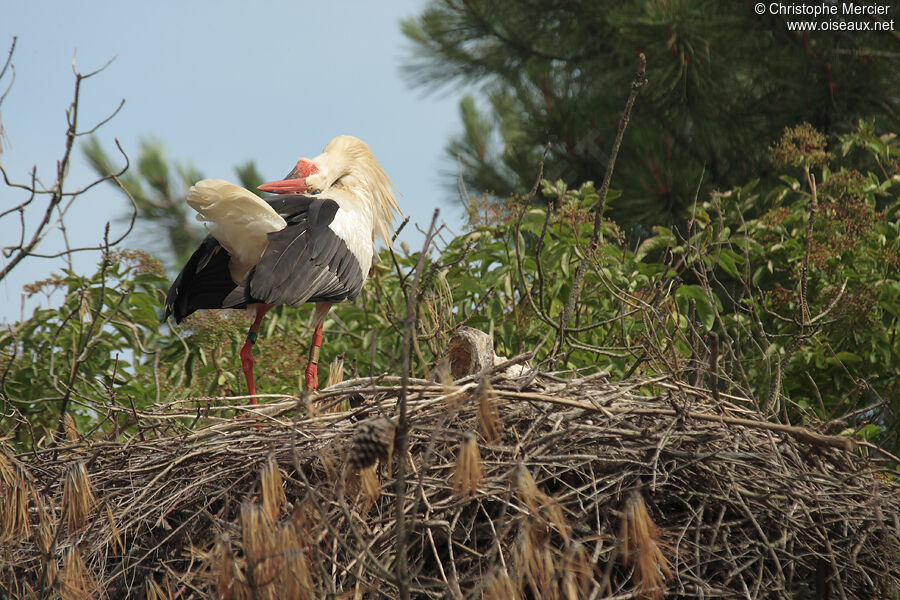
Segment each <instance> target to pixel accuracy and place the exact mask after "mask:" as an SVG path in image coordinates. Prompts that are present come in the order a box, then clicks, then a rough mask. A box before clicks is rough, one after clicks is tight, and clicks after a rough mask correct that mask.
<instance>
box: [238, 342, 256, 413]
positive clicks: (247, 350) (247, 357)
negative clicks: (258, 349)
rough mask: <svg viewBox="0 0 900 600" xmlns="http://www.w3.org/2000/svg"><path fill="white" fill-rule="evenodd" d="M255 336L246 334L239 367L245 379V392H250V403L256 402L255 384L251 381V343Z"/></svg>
mask: <svg viewBox="0 0 900 600" xmlns="http://www.w3.org/2000/svg"><path fill="white" fill-rule="evenodd" d="M254 341H256V337H255V336H253V337H251V336H250V335H248V336H247V341H246V342H244V346H243V347H242V348H241V369H242V370H243V371H244V378H245V379H246V380H247V393H248V394H250V396H251V398H250V404H256V385H255V383H254V381H253V343H254Z"/></svg>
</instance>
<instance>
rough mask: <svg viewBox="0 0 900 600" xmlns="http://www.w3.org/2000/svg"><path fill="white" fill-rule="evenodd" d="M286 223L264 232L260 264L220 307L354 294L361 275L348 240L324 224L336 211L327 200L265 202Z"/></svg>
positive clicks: (296, 197) (287, 197) (329, 299)
mask: <svg viewBox="0 0 900 600" xmlns="http://www.w3.org/2000/svg"><path fill="white" fill-rule="evenodd" d="M268 202H269V204H270V205H271V206H272V208H274V209H275V211H276V212H278V214H280V215H281V216H282V217H284V219H285V221H287V227H285V228H284V229H282V230H281V231H275V232H273V233H270V234H269V235H268V237H269V245H268V247H267V248H266V251H265V252H264V253H263V256H262V258H260V260H259V263H257V265H256V266H255V267H254V268H253V269H251V271H250V272H249V273H248V274H247V277H245V278H244V281H242V282H241V283H240V284H239V285H238V286H237V287H235V288H234V290H232V291H231V293H229V294H228V295H227V297H226V298H225V299H224V302H223V306H224V307H231V306H246V305H247V304H249V303H251V302H265V303H267V304H293V305H295V306H297V305H299V304H302V303H303V302H319V301H326V302H340V301H342V300H347V299H350V298H355V297H356V296H357V294H359V292H360V290H361V289H362V284H363V273H362V270H361V268H360V265H359V263H358V262H357V261H356V258H355V257H354V256H353V255H352V253H351V252H350V249H349V248H348V247H347V244H346V243H345V242H344V240H342V239H341V238H340V237H338V236H337V234H335V233H334V231H332V230H331V229H330V228H329V227H328V225H329V224H330V223H331V222H332V221H333V220H334V217H335V215H336V214H337V211H338V210H340V207H339V206H338V204H337V202H335V201H334V200H330V199H327V198H317V197H310V196H299V195H284V196H276V197H274V198H271V199H269V200H268Z"/></svg>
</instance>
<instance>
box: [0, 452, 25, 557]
mask: <svg viewBox="0 0 900 600" xmlns="http://www.w3.org/2000/svg"><path fill="white" fill-rule="evenodd" d="M29 534H30V529H29V523H28V484H27V483H26V482H25V480H24V479H23V478H22V475H21V474H20V473H19V471H18V469H17V468H16V467H15V465H14V464H13V463H12V461H10V460H9V459H8V458H7V457H6V455H4V454H3V453H2V452H0V541H2V542H18V541H20V540H22V539H27V538H28V536H29Z"/></svg>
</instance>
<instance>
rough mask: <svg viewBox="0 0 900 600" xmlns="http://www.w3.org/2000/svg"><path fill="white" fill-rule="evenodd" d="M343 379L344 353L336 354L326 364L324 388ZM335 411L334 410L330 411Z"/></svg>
mask: <svg viewBox="0 0 900 600" xmlns="http://www.w3.org/2000/svg"><path fill="white" fill-rule="evenodd" d="M343 380H344V355H343V354H338V355H337V356H335V357H334V360H332V361H331V364H330V365H329V366H328V379H326V380H325V389H328V388H330V387H331V386H333V385H337V384H338V383H340V382H342V381H343ZM335 406H340V404H336V405H335ZM331 412H335V411H333V410H332V411H331Z"/></svg>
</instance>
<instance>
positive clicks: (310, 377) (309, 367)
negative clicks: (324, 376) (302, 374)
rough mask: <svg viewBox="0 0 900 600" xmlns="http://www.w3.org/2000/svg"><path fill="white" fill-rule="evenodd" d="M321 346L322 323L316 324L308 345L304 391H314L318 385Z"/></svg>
mask: <svg viewBox="0 0 900 600" xmlns="http://www.w3.org/2000/svg"><path fill="white" fill-rule="evenodd" d="M321 347H322V325H321V324H319V325H317V326H316V330H315V332H313V339H312V344H310V346H309V360H308V361H307V363H306V391H307V392H314V391H316V389H318V387H319V348H321Z"/></svg>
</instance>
